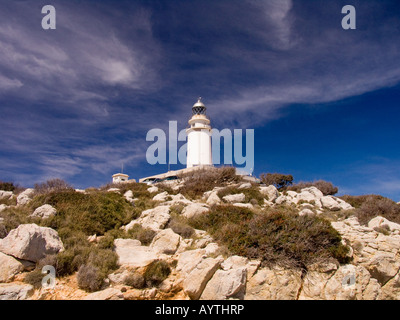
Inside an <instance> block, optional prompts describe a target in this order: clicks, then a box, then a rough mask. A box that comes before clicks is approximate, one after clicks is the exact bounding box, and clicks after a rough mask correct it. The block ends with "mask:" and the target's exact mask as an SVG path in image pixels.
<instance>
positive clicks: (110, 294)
mask: <svg viewBox="0 0 400 320" xmlns="http://www.w3.org/2000/svg"><path fill="white" fill-rule="evenodd" d="M83 300H124V295H123V294H122V293H121V290H118V289H115V288H107V289H105V290H102V291H97V292H93V293H91V294H89V295H87V296H86V297H85V298H84V299H83Z"/></svg>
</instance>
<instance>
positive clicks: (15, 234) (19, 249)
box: [0, 224, 64, 262]
mask: <svg viewBox="0 0 400 320" xmlns="http://www.w3.org/2000/svg"><path fill="white" fill-rule="evenodd" d="M61 250H64V246H63V244H62V242H61V239H60V237H59V236H58V233H57V231H55V230H53V229H51V228H46V227H39V226H38V225H36V224H22V225H20V226H18V228H16V229H13V230H11V231H10V233H9V234H8V235H7V237H5V238H4V239H0V251H1V252H3V253H5V254H7V255H11V256H13V257H15V258H18V259H23V260H29V261H33V262H37V261H39V260H40V259H42V258H44V257H45V256H46V255H51V254H56V253H58V252H59V251H61Z"/></svg>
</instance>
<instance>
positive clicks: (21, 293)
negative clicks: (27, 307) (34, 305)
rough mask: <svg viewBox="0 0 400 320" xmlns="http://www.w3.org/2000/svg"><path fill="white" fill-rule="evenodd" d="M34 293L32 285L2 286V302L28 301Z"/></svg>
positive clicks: (0, 294) (0, 287)
mask: <svg viewBox="0 0 400 320" xmlns="http://www.w3.org/2000/svg"><path fill="white" fill-rule="evenodd" d="M33 292H34V289H33V286H31V285H30V284H14V283H2V284H0V300H27V299H29V297H31V296H32V295H33Z"/></svg>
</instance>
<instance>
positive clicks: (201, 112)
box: [186, 98, 212, 168]
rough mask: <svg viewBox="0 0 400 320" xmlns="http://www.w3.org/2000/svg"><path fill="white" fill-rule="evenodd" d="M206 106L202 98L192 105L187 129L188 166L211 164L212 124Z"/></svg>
mask: <svg viewBox="0 0 400 320" xmlns="http://www.w3.org/2000/svg"><path fill="white" fill-rule="evenodd" d="M206 110H207V108H206V106H205V105H204V104H203V102H201V98H199V99H198V101H197V102H196V103H195V104H194V105H193V107H192V117H191V118H190V120H189V126H188V128H187V129H186V134H187V139H188V140H187V158H186V166H187V168H191V167H195V166H211V165H212V155H211V126H210V119H208V117H207V115H206Z"/></svg>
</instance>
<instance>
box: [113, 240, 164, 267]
mask: <svg viewBox="0 0 400 320" xmlns="http://www.w3.org/2000/svg"><path fill="white" fill-rule="evenodd" d="M114 250H115V253H116V254H117V255H118V263H119V264H120V265H122V266H124V265H128V266H130V267H132V268H140V267H146V266H148V265H149V264H150V263H152V262H153V261H155V260H157V259H158V255H157V252H156V251H155V250H153V249H152V248H149V247H146V246H142V245H141V243H140V241H139V240H133V239H115V240H114Z"/></svg>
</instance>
